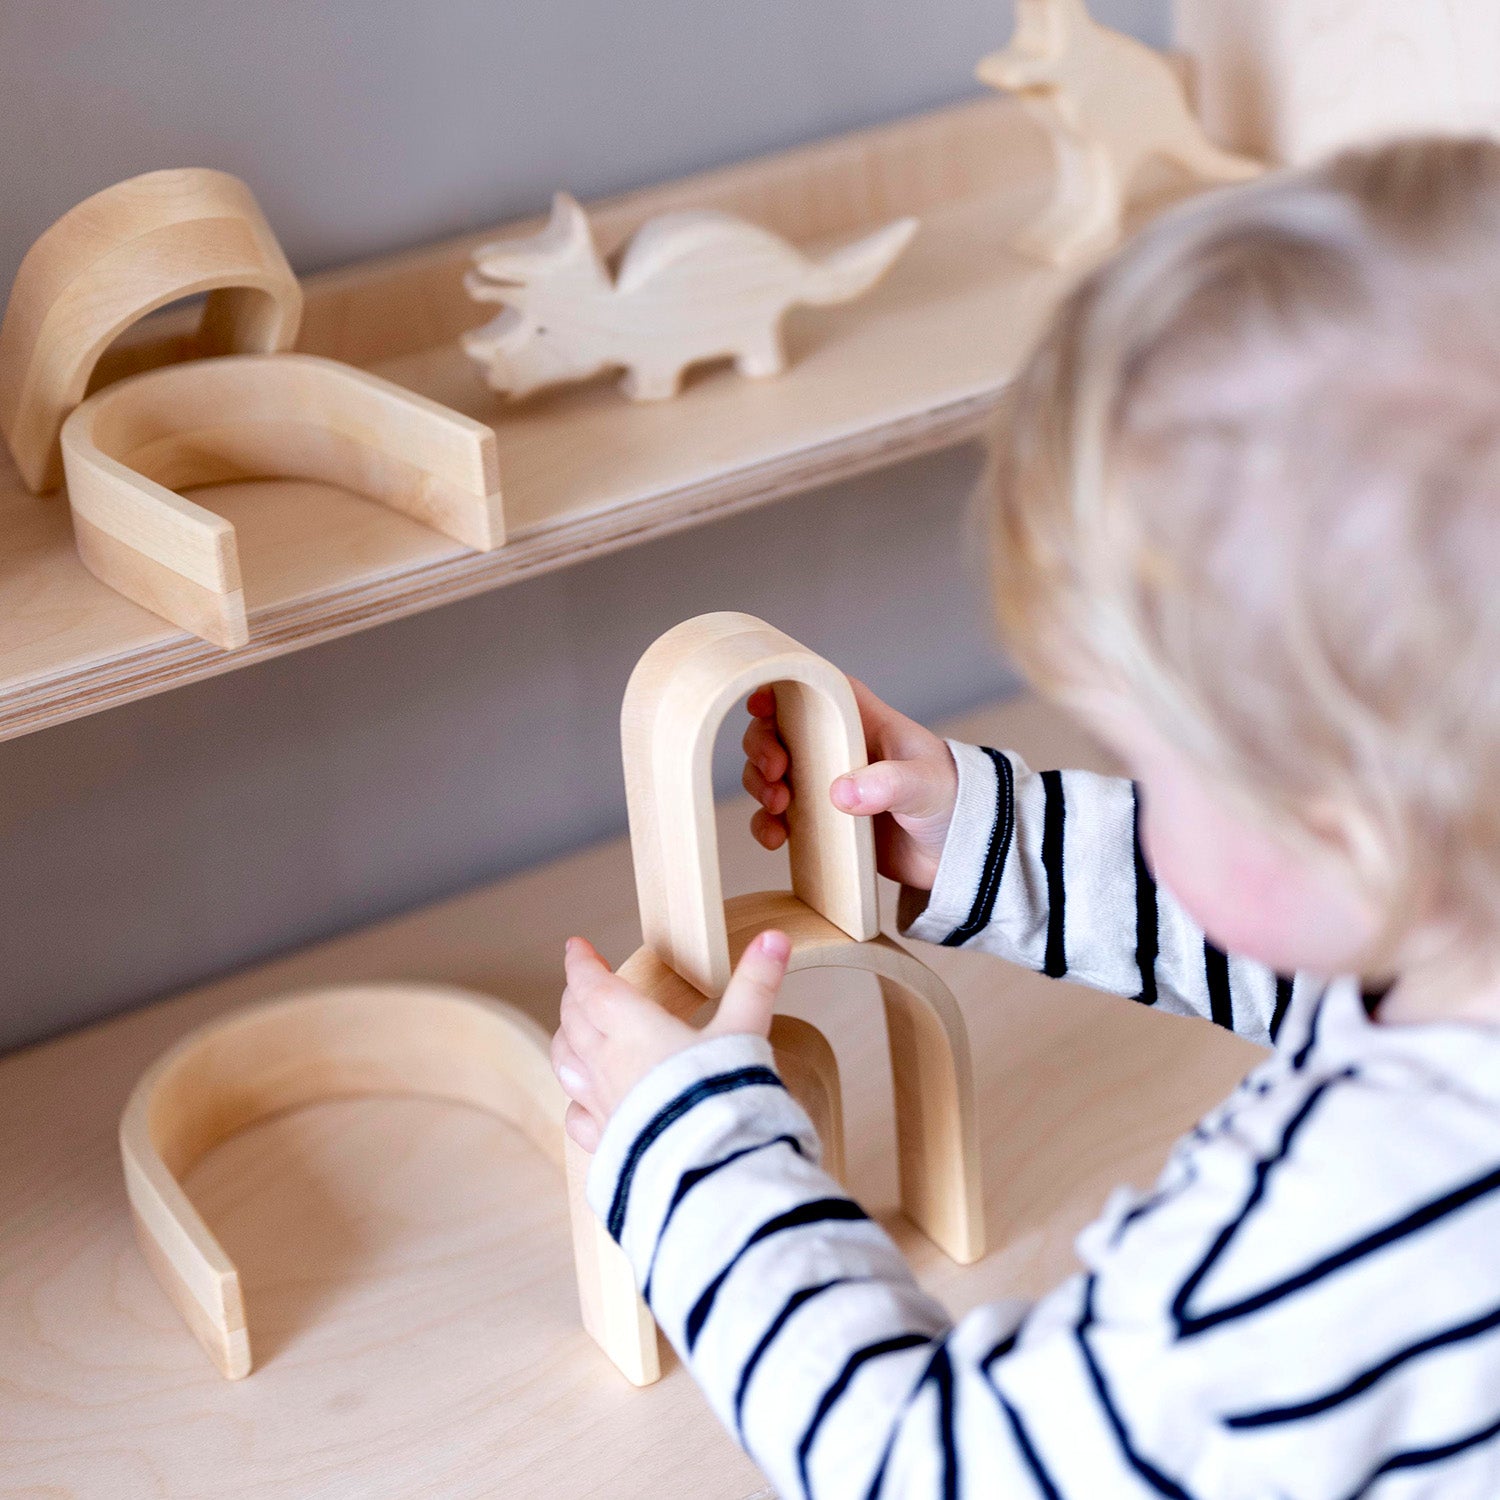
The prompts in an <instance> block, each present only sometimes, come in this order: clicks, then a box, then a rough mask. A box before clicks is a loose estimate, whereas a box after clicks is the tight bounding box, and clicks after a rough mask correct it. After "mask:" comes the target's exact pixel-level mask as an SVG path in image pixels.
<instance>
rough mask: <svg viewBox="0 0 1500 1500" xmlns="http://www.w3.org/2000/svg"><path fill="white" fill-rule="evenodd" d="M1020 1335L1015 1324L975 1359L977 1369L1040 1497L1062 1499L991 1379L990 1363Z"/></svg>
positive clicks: (1002, 1355) (1017, 1417)
mask: <svg viewBox="0 0 1500 1500" xmlns="http://www.w3.org/2000/svg"><path fill="white" fill-rule="evenodd" d="M1020 1336H1021V1330H1020V1329H1019V1328H1017V1329H1016V1331H1015V1332H1014V1333H1010V1334H1007V1335H1006V1336H1005V1337H1004V1338H1003V1339H1001V1340H1000V1342H999V1343H998V1344H996V1345H995V1347H994V1348H993V1349H991V1350H990V1352H989V1353H988V1354H986V1355H985V1357H984V1358H983V1359H982V1360H980V1361H979V1373H980V1374H981V1375H983V1376H984V1378H985V1382H986V1383H987V1384H988V1386H989V1388H990V1390H991V1391H992V1392H993V1393H994V1397H995V1400H996V1401H997V1402H999V1403H1000V1411H1001V1413H1002V1415H1003V1416H1004V1417H1005V1421H1006V1425H1007V1426H1008V1427H1009V1428H1010V1435H1011V1437H1012V1438H1013V1439H1014V1440H1015V1445H1016V1450H1017V1452H1019V1453H1020V1455H1021V1461H1022V1463H1024V1464H1025V1465H1026V1472H1027V1473H1028V1474H1030V1475H1031V1482H1032V1483H1033V1484H1034V1485H1035V1486H1036V1489H1037V1493H1038V1494H1039V1495H1041V1496H1042V1500H1063V1495H1062V1491H1061V1490H1059V1489H1058V1487H1057V1485H1056V1484H1054V1483H1053V1481H1052V1476H1051V1474H1049V1473H1048V1472H1047V1466H1046V1464H1044V1463H1043V1462H1042V1456H1041V1454H1040V1453H1038V1452H1037V1448H1036V1444H1035V1443H1033V1442H1032V1440H1031V1434H1030V1433H1029V1432H1027V1430H1026V1424H1025V1423H1024V1422H1023V1421H1022V1420H1021V1414H1020V1412H1018V1411H1017V1410H1016V1409H1015V1407H1013V1406H1012V1405H1011V1404H1010V1402H1009V1401H1007V1400H1006V1399H1005V1393H1004V1392H1003V1391H1002V1390H1001V1389H1000V1387H999V1386H998V1385H997V1384H996V1383H995V1377H994V1376H993V1375H992V1374H991V1373H990V1367H991V1366H992V1365H994V1364H995V1363H997V1362H998V1361H999V1360H1002V1359H1004V1358H1005V1356H1006V1355H1007V1354H1009V1353H1010V1351H1011V1350H1012V1349H1014V1348H1015V1347H1016V1340H1017V1339H1018V1338H1019V1337H1020Z"/></svg>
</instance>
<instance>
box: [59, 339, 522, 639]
mask: <svg viewBox="0 0 1500 1500" xmlns="http://www.w3.org/2000/svg"><path fill="white" fill-rule="evenodd" d="M62 449H63V462H64V466H65V468H66V470H67V478H68V500H69V503H70V504H71V506H72V509H73V529H74V533H75V536H76V539H77V543H78V551H79V554H80V555H81V556H82V558H83V560H84V562H85V563H86V564H87V565H88V567H89V569H90V571H91V572H93V573H94V574H95V575H96V576H97V577H98V578H100V579H101V580H102V581H103V582H105V583H107V584H109V586H110V587H111V588H113V589H116V590H117V591H118V592H120V593H122V594H124V595H125V596H126V597H127V598H129V599H133V600H135V602H136V603H137V604H141V605H144V606H145V607H146V608H147V609H150V610H153V611H154V612H155V613H157V614H159V615H162V616H164V617H165V618H166V619H168V620H171V621H172V622H173V624H175V625H180V626H181V627H182V628H183V629H184V630H191V631H193V632H194V633H195V634H197V635H200V636H202V637H204V639H206V640H209V641H212V642H213V643H214V644H215V645H218V646H222V647H224V648H225V649H226V650H232V649H234V648H235V647H238V646H243V645H245V644H246V643H247V642H248V640H249V638H250V628H249V619H248V616H247V614H246V610H245V594H244V585H243V581H242V577H241V573H240V561H239V551H238V547H237V545H236V541H235V532H234V527H233V526H232V525H231V524H230V523H229V522H228V521H226V520H225V519H224V518H223V517H222V516H218V515H215V514H214V513H213V512H212V511H210V510H207V509H206V508H205V507H203V506H202V505H198V504H195V503H194V502H193V501H191V500H187V499H185V498H183V496H181V495H179V494H176V493H174V492H175V491H177V490H181V489H186V488H188V487H190V486H192V485H199V484H217V483H221V482H223V481H226V480H234V479H266V478H278V479H317V480H323V481H326V482H328V483H331V484H339V485H343V486H344V487H346V488H348V489H352V490H356V491H358V492H359V493H361V494H364V495H367V496H369V497H370V498H371V499H373V500H377V501H380V502H382V503H384V504H386V505H389V506H391V507H392V508H393V509H395V510H399V511H402V512H404V513H405V514H406V515H409V516H411V517H412V518H413V519H414V520H417V521H421V522H423V523H424V524H426V525H428V526H431V527H432V528H433V529H434V530H437V531H441V532H443V533H444V534H445V535H447V536H451V537H453V538H454V539H455V540H456V541H460V542H464V543H466V544H467V545H468V546H470V547H474V548H477V549H479V550H481V551H483V550H488V549H489V548H492V547H496V546H499V545H500V543H501V542H503V541H504V540H505V524H504V516H503V512H502V509H501V504H500V471H499V458H498V456H497V454H496V450H495V434H494V433H493V432H492V431H491V430H490V428H488V427H486V426H485V425H484V424H483V423H482V422H476V421H474V420H473V419H472V418H469V417H465V416H462V415H461V414H460V413H458V412H456V411H451V410H450V409H449V408H448V407H446V406H442V405H439V403H437V402H436V401H430V400H428V399H427V398H426V397H425V396H418V395H415V394H413V393H412V392H411V391H408V390H404V389H403V388H402V387H400V386H397V385H393V384H391V382H390V381H387V380H381V379H380V378H378V377H377V376H374V375H370V374H367V373H366V372H365V371H363V370H356V369H355V368H354V367H353V366H351V365H346V364H341V363H339V362H338V361H337V360H332V359H323V358H320V357H319V356H316V355H312V354H263V355H255V354H239V355H226V356H223V357H221V358H218V359H200V360H193V361H190V362H188V363H186V364H177V365H168V366H165V367H163V368H161V369H156V370H147V371H145V372H143V373H142V374H139V375H132V376H130V377H128V378H127V379H125V380H122V381H119V382H118V383H116V384H115V385H111V386H107V387H106V388H105V389H104V390H102V391H99V392H97V393H96V394H95V395H93V396H90V397H89V399H88V400H87V401H85V402H84V403H83V404H82V405H81V406H79V407H78V409H77V410H76V411H74V412H73V414H72V415H71V416H70V417H69V418H68V420H67V421H66V422H65V423H64V424H63V431H62Z"/></svg>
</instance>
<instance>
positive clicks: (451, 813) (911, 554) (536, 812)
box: [0, 0, 1167, 1047]
mask: <svg viewBox="0 0 1500 1500" xmlns="http://www.w3.org/2000/svg"><path fill="white" fill-rule="evenodd" d="M1095 10H1096V13H1097V14H1098V15H1099V17H1100V18H1101V19H1105V20H1110V21H1112V22H1114V24H1117V25H1121V26H1125V27H1127V28H1129V29H1132V30H1134V31H1136V32H1137V33H1138V34H1140V35H1142V36H1144V37H1146V38H1147V39H1148V40H1151V41H1155V42H1158V43H1159V42H1161V41H1162V40H1163V39H1164V35H1165V32H1166V29H1167V14H1166V13H1167V0H1110V3H1106V0H1095ZM1009 24H1010V15H1009V7H1008V6H1007V5H1006V4H1005V3H1004V0H907V3H904V4H897V3H895V0H816V3H814V4H808V3H806V0H748V3H740V4H704V3H703V0H631V3H623V4H621V3H615V4H609V5H606V4H600V3H589V4H580V3H578V0H572V3H566V0H490V3H487V4H481V3H477V0H442V3H440V4H439V3H433V0H427V3H425V4H417V3H409V4H406V5H397V4H391V3H388V0H365V3H362V4H355V3H352V0H338V3H333V0H302V3H296V4H293V3H288V0H262V3H258V4H254V5H246V4H244V3H243V0H234V3H232V4H231V3H225V0H129V3H126V0H113V3H83V0H51V3H48V4H46V5H32V6H20V5H8V6H0V139H3V140H4V141H5V144H6V150H5V152H4V153H3V155H0V202H3V203H4V204H5V205H6V209H5V214H4V216H3V222H0V275H3V277H4V278H5V279H6V280H7V281H8V278H9V277H10V275H11V274H13V271H14V267H15V265H16V264H17V263H18V262H19V259H20V257H21V255H22V254H23V253H24V250H25V247H26V246H27V245H28V244H29V243H30V241H31V240H32V239H33V238H34V237H35V236H36V234H37V233H39V232H40V231H41V230H42V229H43V228H44V227H45V226H46V225H47V224H48V223H49V222H51V220H52V219H53V218H55V217H56V216H57V215H58V214H60V213H61V212H63V211H64V210H65V209H66V208H68V207H69V206H70V205H71V204H73V203H74V202H76V201H77V200H78V199H79V198H81V197H83V196H85V195H87V194H88V193H90V192H93V191H95V190H96V189H98V188H100V187H102V186H105V185H106V184H108V183H110V182H113V181H116V180H117V179H119V178H121V177H125V176H129V175H131V174H132V173H135V172H140V171H145V170H148V169H151V168H153V167H160V166H168V165H182V164H203V165H210V166H218V167H223V168H226V169H228V170H231V171H234V172H237V173H239V174H240V175H242V176H244V177H245V178H247V179H248V180H249V181H250V182H251V183H252V184H253V185H254V187H255V189H256V192H257V194H258V195H259V196H260V198H261V201H262V203H263V204H264V206H265V208H266V210H267V213H268V214H269V216H270V218H271V220H272V222H273V223H274V224H275V226H276V228H277V230H278V232H279V233H280V235H281V236H282V239H283V242H284V243H285V245H286V246H287V249H288V252H289V253H290V255H291V256H292V259H293V260H294V262H295V263H296V264H297V266H298V267H299V269H303V270H309V269H313V268H315V267H318V266H321V265H325V264H329V263H333V262H337V261H341V260H346V259H350V258H353V257H357V256H360V255H365V254H370V253H373V252H375V251H379V250H385V249H390V248H394V247H397V246H401V245H405V244H412V243H419V242H421V241H423V240H426V239H430V238H433V237H435V236H438V235H442V234H447V233H450V232H455V231H458V230H461V229H465V228H469V227H473V226H478V225H483V224H488V223H491V222H494V221H497V220H499V219H502V218H505V217H508V216H511V215H513V214H518V213H522V212H529V211H532V210H535V209H537V208H538V207H540V206H541V205H542V204H543V203H544V201H545V200H546V198H547V196H548V195H549V194H550V192H551V191H552V189H553V188H554V187H556V186H558V185H560V184H566V185H568V186H571V187H572V188H573V189H575V190H576V191H578V192H580V193H583V194H589V195H591V194H597V193H602V192H610V191H615V190H619V189H623V188H627V187H631V186H635V185H638V184H642V183H646V182H650V181H653V180H656V179H659V178H662V177H667V176H671V175H675V174H678V173H682V172H686V171H690V170H693V169H696V168H701V167H706V166H711V165H714V164H716V163H718V162H722V161H728V160H732V159H734V158H737V157H742V156H745V155H750V154H753V153H755V152H758V151H763V150H768V149H773V148H775V147H778V146H781V145H786V144H789V143H792V142H795V141H799V140H805V139H809V138H812V137H814V136H817V135H821V134H826V133H829V132H831V131H836V130H841V129H845V128H850V127H854V126H858V125H862V124H866V123H870V122H872V121H875V120H880V119H885V118H889V117H892V116H895V115H899V114H902V113H905V112H907V111H910V110H913V109H918V108H923V107H926V106H930V105H935V104H939V103H942V102H945V101H948V100H951V99H954V98H957V97H960V96H962V95H964V94H967V93H970V92H972V85H971V83H970V81H969V75H970V71H971V68H972V65H973V62H974V59H975V58H976V57H977V56H978V55H979V53H980V52H982V51H983V50H984V49H985V48H987V47H990V46H993V45H996V44H997V43H998V42H1000V41H1002V40H1003V39H1004V38H1005V36H1006V34H1007V31H1008V27H1009ZM975 474H976V457H975V454H974V453H973V452H972V451H970V450H961V451H957V452H953V453H949V454H944V455H939V456H937V457H935V458H931V459H927V460H923V461H920V462H917V463H911V464H907V465H905V466H902V467H900V468H897V469H892V470H888V471H886V472H884V473H881V474H877V475H873V476H870V477H868V478H866V479H863V480H860V481H857V482H854V483H850V484H845V485H841V486H838V487H836V488H834V489H831V490H825V491H823V492H820V493H818V494H814V495H808V496H801V497H797V498H795V499H792V500H788V501H785V502H783V503H781V504H779V505H776V506H772V507H770V508H768V509H765V510H763V511H760V512H758V513H755V514H753V515H748V516H742V517H739V518H736V519H734V520H731V521H728V522H725V523H721V524H719V525H717V526H714V527H712V528H709V529H705V530H700V531H698V532H694V533H690V534H687V535H683V536H678V537H673V538H670V539H667V540H665V541H661V542H657V543H653V544H651V545H648V546H645V547H641V548H637V549H635V550H634V551H631V552H628V553H624V554H621V555H619V556H616V557H611V558H607V559H603V560H601V561H598V562H594V563H590V564H587V565H585V566H582V567H579V568H576V569H573V570H571V571H569V572H565V573H562V574H557V575H553V576H550V577H547V578H542V579H537V580H534V581H532V582H529V583H526V584H523V585H520V586H518V587H515V588H511V589H505V590H502V591H500V592H499V593H496V594H491V595H489V596H487V597H484V598H481V599H476V600H472V601H469V602H467V603H463V604H457V605H450V606H448V607H447V608H445V609H442V610H439V611H437V612H435V613H433V614H429V615H426V616H422V617H419V618H417V619H413V620H408V621H403V622H401V623H398V624H395V625H388V626H384V627H381V628H379V629H376V630H373V631H369V632H367V633H365V634H364V635H360V636H356V637H354V638H352V639H350V640H345V641H341V642H337V643H334V644H332V645H328V646H323V647H318V648H315V649H313V650H311V651H306V652H303V653H301V654H299V655H296V656H292V657H288V658H285V659H283V660H280V661H276V662H270V663H267V664H265V665H262V666H258V667H253V668H249V669H247V670H244V671H241V672H237V673H234V674H232V675H230V676H227V677H223V678H220V679H217V680H215V681H211V682H207V683H202V684H199V685H197V686H194V687H191V688H186V689H183V690H181V691H179V692H176V693H171V694H167V695H165V696H162V697H158V698H154V699H149V700H147V701H146V702H144V703H141V704H137V705H134V706H131V707H127V708H123V709H118V710H115V711H114V712H112V713H107V714H103V715H99V716H96V717H94V718H91V719H86V720H83V721H81V722H79V723H76V724H71V725H65V726H62V727H60V728H57V729H53V730H48V731H45V732H43V733H41V734H37V735H33V736H30V737H29V738H27V739H23V740H19V741H14V742H11V743H9V744H3V745H0V914H3V916H0V1047H4V1046H7V1045H15V1044H18V1043H21V1042H24V1041H28V1040H34V1039H36V1038H39V1037H41V1036H44V1035H47V1034H49V1033H51V1032H53V1031H56V1030H59V1029H62V1028H64V1027H67V1026H70V1025H76V1024H79V1023H81V1022H83V1021H86V1020H89V1019H93V1018H95V1017H98V1016H101V1015H104V1014H107V1013H108V1012H110V1011H112V1010H116V1009H119V1008H120V1007H122V1006H127V1005H131V1004H134V1003H139V1002H140V1001H142V1000H145V999H148V998H150V997H152V996H153V995H157V994H160V993H162V992H164V991H167V990H170V989H173V988H176V987H179V986H182V985H184V984H187V983H189V982H191V981H193V980H195V979H197V978H200V977H204V976H206V975H208V974H211V973H214V972H217V971H219V970H222V969H224V968H226V967H229V966H232V965H235V964H239V963H243V962H246V961H248V960H250V959H252V958H254V957H256V956H259V955H263V954H267V953H271V952H274V951H276V950H278V949H282V948H286V947H289V946H293V945H296V944H298V943H302V942H306V941H308V940H310V939H312V938H315V937H317V936H319V935H322V934H326V933H329V932H333V931H336V930H338V929H339V928H341V927H345V926H348V925H350V924H353V923H356V922H360V921H365V920H369V919H371V918H373V917H375V916H379V915H382V914H385V913H388V912H391V911H394V910H398V909H400V908H402V907H405V906H409V905H412V904H414V903H417V902H420V901H423V900H428V899H431V898H433V897H436V896H438V895H441V894H444V893H446V892H449V891H453V890H456V889H459V888H461V887H462V886H464V885H466V884H469V883H472V882H474V881H477V880H481V879H484V878H486V877H492V876H495V875H499V874H502V873H504V872H506V871H509V870H513V869H517V868H520V867H521V866H523V865H525V864H527V863H530V862H533V861H535V860H538V859H541V858H544V857H546V856H548V855H551V854H555V853H559V852H561V851H563V850H565V849H568V848H571V847H576V846H577V845H579V844H581V843H584V842H587V841H591V840H593V839H596V838H598V837H601V836H603V835H605V834H608V833H611V832H614V831H617V830H618V829H620V828H621V827H622V826H623V822H624V810H623V794H622V790H621V785H620V776H619V763H618V745H617V737H616V727H615V723H616V713H617V709H618V704H619V697H620V692H621V689H622V688H623V686H624V682H625V677H626V675H627V674H628V672H629V669H630V666H631V664H632V663H633V662H634V660H635V658H636V656H637V655H638V654H639V653H640V651H641V650H642V649H643V648H644V647H645V646H646V645H647V644H648V643H649V642H650V640H651V639H652V638H653V637H654V636H655V635H656V634H657V633H658V632H659V631H661V630H662V629H664V628H666V627H667V626H668V625H670V624H672V623H674V622H675V621H676V620H678V619H681V618H683V617H685V616H687V615H690V614H694V613H697V612H699V611H700V610H705V609H714V608H737V609H747V610H750V611H752V612H754V613H758V614H762V615H765V616H766V617H768V618H770V619H772V620H774V621H776V622H777V623H778V624H780V625H782V626H783V627H784V628H786V629H788V630H789V631H791V632H792V633H793V634H794V635H797V636H798V637H800V638H801V639H803V640H805V641H807V642H808V643H809V644H810V645H813V646H815V647H816V648H817V649H819V650H821V651H823V652H825V653H826V654H828V655H830V656H832V657H834V658H835V659H836V660H838V661H839V662H840V663H841V664H843V665H846V666H847V667H848V668H849V669H850V670H851V671H854V672H856V673H859V674H860V675H862V676H864V677H866V678H867V679H868V680H870V681H871V682H872V683H873V684H874V685H876V686H877V687H878V688H879V689H880V690H881V691H883V692H884V693H885V694H886V696H888V697H890V698H892V699H893V700H895V701H897V702H899V703H901V704H903V705H904V706H905V707H907V708H908V709H909V710H910V711H912V712H914V713H917V714H919V715H922V716H926V717H932V716H937V715H941V714H944V713H948V712H952V711H955V710H958V709H960V708H963V707H966V706H968V705H970V704H972V703H974V702H977V701H979V700H981V699H983V698H986V697H992V696H994V695H996V694H997V693H998V692H1000V691H1002V690H1004V689H1005V688H1006V687H1007V685H1008V684H1009V683H1010V680H1011V679H1010V677H1009V674H1008V672H1007V670H1006V668H1005V667H1004V665H1003V664H1002V663H1001V661H1000V660H999V658H998V656H997V654H996V653H995V651H994V649H993V647H992V645H991V642H990V636H989V627H988V620H987V614H986V607H985V603H984V593H983V582H982V579H981V578H979V577H978V576H977V574H976V573H975V572H974V571H973V567H972V563H971V561H967V560H966V559H972V557H973V556H974V550H975V549H974V548H973V546H972V536H971V535H970V534H969V532H968V530H967V526H968V522H967V499H968V496H969V494H970V492H971V490H972V487H973V482H974V478H975ZM721 751H722V752H723V754H722V755H721V772H722V774H723V775H724V776H725V777H726V778H728V779H729V780H731V781H732V779H733V776H734V769H733V765H732V754H731V753H730V748H729V747H728V746H721Z"/></svg>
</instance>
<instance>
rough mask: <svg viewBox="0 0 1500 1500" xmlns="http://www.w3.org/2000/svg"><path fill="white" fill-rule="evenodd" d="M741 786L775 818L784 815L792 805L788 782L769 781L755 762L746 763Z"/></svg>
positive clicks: (741, 776)
mask: <svg viewBox="0 0 1500 1500" xmlns="http://www.w3.org/2000/svg"><path fill="white" fill-rule="evenodd" d="M740 785H741V786H743V787H744V789H745V790H746V791H747V792H749V793H750V795H751V796H752V797H754V798H755V800H756V801H757V802H759V803H760V805H761V806H762V807H763V808H765V810H766V811H767V812H768V813H770V814H772V815H773V816H777V815H779V814H781V813H784V812H785V811H786V810H787V808H788V807H789V806H790V805H791V801H792V793H791V789H790V788H789V787H788V786H787V784H786V782H784V781H767V780H766V778H765V777H764V776H762V775H761V773H760V770H759V768H758V767H757V766H756V764H755V762H754V761H749V760H747V761H746V762H745V769H744V771H743V772H742V773H741V775H740Z"/></svg>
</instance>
